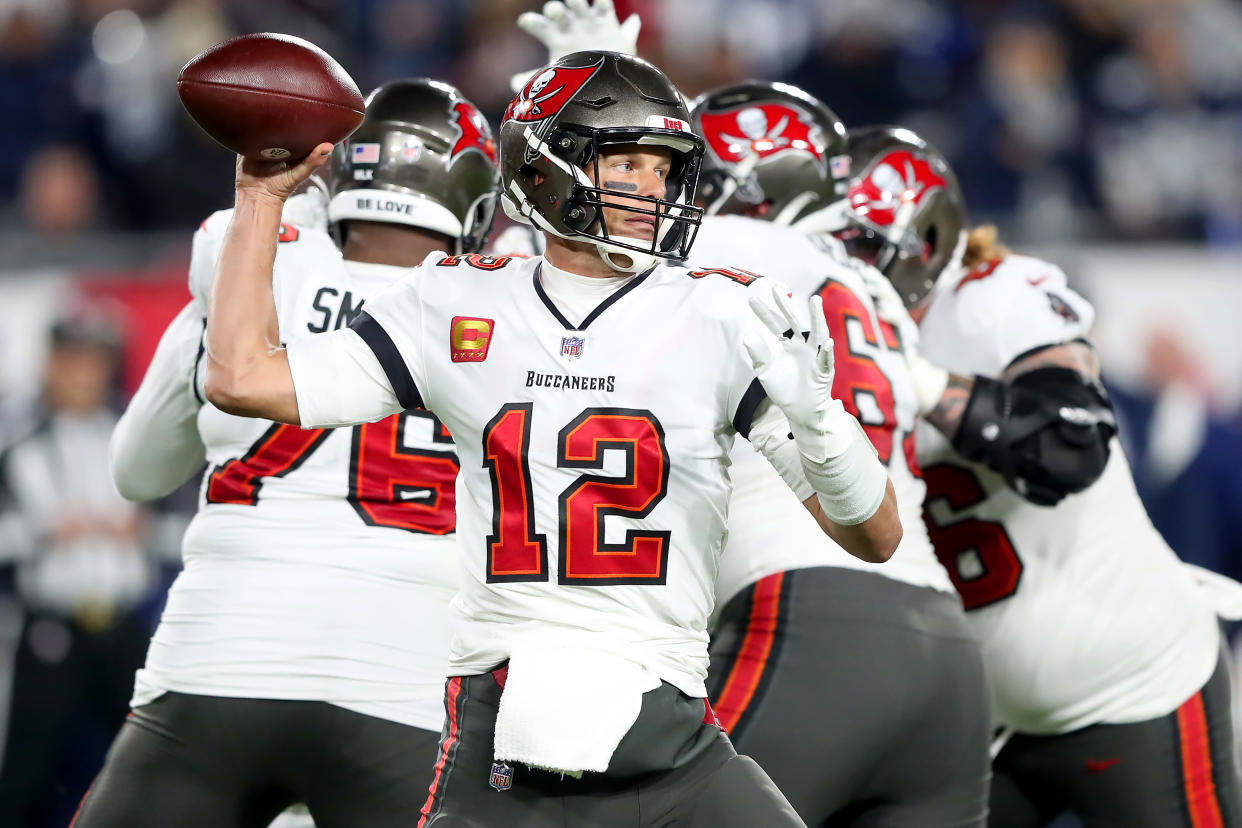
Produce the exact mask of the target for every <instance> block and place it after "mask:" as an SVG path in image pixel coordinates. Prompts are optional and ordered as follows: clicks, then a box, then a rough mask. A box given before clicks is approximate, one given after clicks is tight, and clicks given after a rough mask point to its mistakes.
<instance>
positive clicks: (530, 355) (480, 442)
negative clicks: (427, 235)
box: [289, 254, 763, 696]
mask: <svg viewBox="0 0 1242 828" xmlns="http://www.w3.org/2000/svg"><path fill="white" fill-rule="evenodd" d="M543 266H544V265H543V262H542V259H540V258H534V259H528V260H516V259H505V258H503V257H502V258H493V257H487V256H478V255H471V256H451V257H444V256H443V255H441V254H433V255H432V256H431V257H429V258H428V259H427V260H426V261H425V262H424V263H423V265H422V266H421V267H419V268H417V269H416V270H415V271H414V272H413V273H411V275H410V276H409V277H408V278H406V279H405V280H403V281H402V282H401V283H399V284H398V285H395V286H394V287H393V288H392V289H390V290H389V291H386V292H385V293H384V294H382V295H380V296H379V297H376V298H373V299H371V300H370V301H369V303H368V305H367V309H366V312H365V313H364V314H363V315H362V316H360V317H359V318H358V319H356V320H355V321H354V322H353V324H352V325H351V330H349V331H340V332H337V333H333V334H329V335H327V336H324V337H309V338H306V339H304V340H299V341H295V342H291V343H290V344H289V362H290V367H291V370H292V373H293V379H294V385H295V388H296V391H297V396H298V404H299V409H300V413H301V419H302V422H303V423H304V424H307V423H308V424H311V425H316V424H318V425H324V424H336V423H341V422H350V421H353V420H356V419H366V418H372V417H377V416H380V415H382V414H384V413H386V412H387V411H389V410H393V409H394V408H401V407H409V406H414V405H417V406H425V407H426V408H427V409H429V410H431V411H433V412H435V414H436V415H437V416H438V417H439V418H440V419H441V420H443V422H444V423H445V424H446V425H447V426H448V428H449V430H450V431H451V432H452V433H453V435H454V438H455V440H456V443H457V448H458V453H459V456H460V458H461V476H460V478H459V487H458V498H457V510H458V542H459V547H460V552H461V555H462V563H463V569H464V584H463V588H462V591H461V592H460V593H459V594H458V597H457V598H456V599H455V602H454V604H455V607H456V608H457V609H458V610H459V611H460V613H461V614H462V616H463V619H462V623H461V624H460V626H459V628H458V631H457V636H456V640H455V643H454V646H453V652H452V664H451V668H450V669H451V671H452V672H453V673H454V674H462V675H468V674H475V673H481V672H484V671H486V670H489V669H492V668H494V667H495V666H496V665H497V664H499V663H500V662H502V661H504V660H505V659H506V658H507V657H508V655H509V653H510V651H511V648H512V645H513V644H514V643H515V642H517V641H519V640H520V639H521V637H522V636H523V635H524V633H527V632H539V631H545V630H551V629H556V630H560V631H566V630H567V631H577V632H582V633H587V634H589V635H590V636H591V637H592V641H597V642H599V646H600V647H601V648H607V649H611V650H613V651H615V652H618V653H619V654H622V655H624V656H625V657H627V658H629V659H631V660H633V661H635V662H637V663H639V664H642V665H643V666H644V667H646V668H648V669H649V670H651V671H652V672H653V673H655V674H656V675H658V676H659V677H660V678H662V679H664V680H665V681H667V682H669V683H671V684H673V685H675V686H677V687H678V688H679V689H681V690H682V691H683V692H685V693H687V694H689V695H692V696H704V695H705V689H704V686H703V679H704V678H705V676H706V670H707V634H706V632H705V625H706V621H707V618H708V615H709V613H710V612H711V609H712V594H713V585H714V583H715V580H716V567H717V558H718V555H719V552H720V548H721V544H722V540H723V534H724V526H725V515H726V511H727V503H728V495H729V480H728V475H727V471H726V469H727V463H728V461H727V456H728V453H729V449H730V448H731V446H732V444H733V441H734V435H735V433H737V432H740V433H742V434H745V433H747V432H748V431H749V426H750V422H751V418H752V416H753V415H754V412H755V410H756V408H757V407H758V405H759V404H760V402H761V401H762V400H763V393H762V388H761V387H760V386H759V384H758V382H757V381H756V380H755V378H754V371H753V368H752V366H751V364H750V361H749V358H748V357H747V355H746V353H745V349H744V348H743V346H742V338H743V336H744V335H745V334H746V332H748V331H750V330H760V329H761V326H760V325H759V324H758V322H757V320H756V319H755V318H754V315H753V313H752V311H751V310H750V308H749V306H748V302H747V300H748V298H749V297H750V295H752V289H749V288H750V285H751V284H753V281H754V280H744V281H738V280H734V279H731V278H729V277H728V276H726V275H720V274H698V275H697V277H696V276H695V275H693V274H691V272H690V271H688V270H687V269H685V268H682V267H675V266H669V265H663V264H661V265H657V266H656V267H655V268H653V269H652V270H649V271H647V272H646V273H643V274H640V275H637V276H635V277H633V278H632V279H631V280H629V281H628V282H627V283H626V284H624V285H623V286H622V287H619V288H618V289H617V290H616V291H615V292H613V293H611V294H610V295H608V296H607V297H606V298H605V299H603V301H602V302H601V303H600V304H599V305H598V306H597V307H596V308H595V309H594V310H593V311H591V312H590V313H589V314H588V315H587V316H586V317H585V318H584V319H583V320H582V321H581V322H580V323H579V324H573V323H571V322H570V321H569V320H568V319H567V318H566V317H565V315H564V314H563V313H562V310H561V309H560V308H558V307H557V306H556V304H555V303H554V302H553V301H552V300H551V299H550V298H549V297H548V296H547V293H546V292H545V290H544V288H543V283H542V282H541V279H540V271H541V268H542V267H543ZM359 341H360V342H361V343H365V348H366V350H367V351H369V353H363V352H362V351H361V350H360V346H359ZM372 355H373V356H372ZM377 362H378V365H379V366H380V367H381V368H382V371H383V375H384V378H382V379H381V380H379V381H377V380H375V379H374V374H375V365H376V363H377ZM343 386H347V387H343Z"/></svg>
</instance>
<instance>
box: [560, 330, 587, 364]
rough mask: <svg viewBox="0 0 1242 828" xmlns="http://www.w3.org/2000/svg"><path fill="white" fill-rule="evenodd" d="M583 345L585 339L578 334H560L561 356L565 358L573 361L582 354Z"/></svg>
mask: <svg viewBox="0 0 1242 828" xmlns="http://www.w3.org/2000/svg"><path fill="white" fill-rule="evenodd" d="M585 345H586V340H585V339H583V338H582V337H580V336H562V337H561V356H562V357H564V358H565V359H567V360H570V361H573V360H575V359H577V358H578V357H580V356H582V349H583V347H584V346H585Z"/></svg>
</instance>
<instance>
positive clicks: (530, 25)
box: [509, 0, 643, 93]
mask: <svg viewBox="0 0 1242 828" xmlns="http://www.w3.org/2000/svg"><path fill="white" fill-rule="evenodd" d="M517 24H518V28H520V29H521V30H522V31H524V32H526V33H527V34H528V35H530V36H531V37H533V38H535V39H536V40H538V41H539V42H540V43H542V44H543V45H544V46H545V47H546V48H547V50H548V63H555V62H556V61H558V60H560V59H561V58H563V57H564V56H565V55H568V54H571V53H573V52H581V51H584V50H587V49H590V50H601V51H607V52H621V53H622V54H625V55H633V54H637V52H638V31H639V29H641V28H642V25H643V21H642V19H641V18H639V16H638V15H637V14H631V15H630V16H629V17H627V18H626V19H625V22H624V23H622V22H620V21H618V20H617V10H616V9H615V8H614V7H613V5H612V0H595V3H594V5H591V4H588V2H587V0H564V2H561V0H551V2H549V3H547V4H545V5H544V7H543V14H540V13H539V12H525V13H523V14H522V15H521V16H520V17H518V20H517ZM531 74H533V72H519V73H518V74H516V75H514V76H513V78H512V79H511V80H510V81H509V83H510V85H511V86H512V87H513V91H514V92H515V93H517V92H520V91H521V90H522V87H523V86H525V85H526V82H527V81H528V80H530V76H531Z"/></svg>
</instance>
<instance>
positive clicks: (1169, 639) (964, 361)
mask: <svg viewBox="0 0 1242 828" xmlns="http://www.w3.org/2000/svg"><path fill="white" fill-rule="evenodd" d="M1093 318H1094V311H1093V310H1092V308H1091V306H1090V305H1089V304H1088V303H1087V302H1086V301H1085V300H1084V299H1083V298H1082V297H1080V296H1078V295H1077V294H1076V293H1074V292H1073V291H1072V290H1070V289H1069V288H1068V287H1067V286H1066V280H1065V275H1064V273H1062V272H1061V270H1060V269H1059V268H1057V267H1056V266H1054V265H1051V264H1048V263H1047V262H1043V261H1040V260H1038V259H1032V258H1028V257H1025V256H1016V255H1011V256H1008V257H1006V258H1004V259H1003V260H998V261H995V262H991V263H987V264H985V265H982V266H980V267H978V268H976V269H975V270H973V271H970V272H968V273H966V274H965V275H963V276H961V277H960V278H954V279H941V280H940V283H938V284H937V286H936V290H935V293H934V294H933V297H932V300H931V303H930V307H929V309H928V311H927V314H926V316H925V318H924V319H923V321H922V323H921V325H920V335H921V342H922V351H923V352H924V353H925V354H926V356H927V357H928V359H930V360H932V361H933V362H935V363H937V364H938V365H941V366H943V367H945V368H948V369H949V370H950V371H953V372H954V373H958V374H962V375H965V376H971V375H974V374H980V375H984V376H990V377H996V376H999V375H1000V374H1001V372H1002V371H1003V370H1004V369H1005V368H1006V367H1007V366H1008V365H1009V364H1010V363H1012V362H1013V361H1014V360H1015V358H1017V357H1019V356H1022V355H1024V354H1026V353H1029V352H1031V351H1032V350H1034V349H1038V348H1040V347H1042V346H1047V345H1052V344H1058V343H1063V342H1069V341H1073V340H1075V339H1079V338H1082V337H1085V336H1086V335H1087V333H1088V331H1089V330H1090V328H1091V322H1092V320H1093ZM920 428H921V431H920V434H919V459H920V461H921V462H922V464H923V469H924V473H925V475H926V478H927V486H928V493H927V514H928V518H929V521H930V522H931V523H932V524H933V525H934V528H933V530H932V540H933V541H934V542H935V544H936V550H937V552H938V553H939V554H940V557H941V560H942V561H944V562H945V565H946V567H948V568H949V569H950V571H951V573H952V575H953V578H954V581H955V584H956V585H957V587H958V591H959V592H960V593H961V595H962V598H963V603H964V604H965V606H966V609H967V610H969V612H968V613H967V617H968V619H969V620H970V622H971V623H972V625H973V627H974V629H975V631H976V633H977V635H978V637H979V639H980V641H981V643H982V646H983V654H984V658H985V660H986V667H987V673H988V677H989V680H990V684H991V686H992V693H993V710H994V713H995V715H996V716H997V717H998V719H999V720H1000V722H1001V723H1002V724H1004V725H1006V726H1009V727H1011V728H1014V729H1015V730H1019V731H1024V732H1029V733H1064V732H1067V731H1070V730H1075V729H1078V728H1081V727H1084V726H1087V725H1091V724H1096V723H1101V722H1106V723H1124V722H1133V721H1142V720H1146V719H1151V718H1156V717H1159V716H1163V715H1165V714H1167V713H1169V712H1170V711H1171V710H1173V709H1174V708H1176V707H1177V706H1178V705H1179V704H1181V703H1182V702H1183V701H1184V700H1185V699H1187V698H1189V697H1190V696H1191V695H1192V694H1193V693H1194V692H1195V691H1196V690H1198V689H1199V688H1200V687H1201V686H1202V685H1203V684H1204V683H1205V682H1206V681H1207V679H1208V677H1209V676H1210V675H1211V673H1212V670H1213V668H1214V666H1215V664H1216V660H1217V651H1218V647H1219V633H1218V630H1217V622H1216V618H1215V616H1214V613H1213V611H1212V609H1211V608H1210V607H1209V605H1208V602H1207V601H1206V600H1205V599H1204V597H1203V595H1202V594H1201V592H1200V589H1199V587H1198V586H1196V584H1195V582H1194V580H1193V578H1192V576H1191V575H1190V573H1189V572H1188V571H1187V569H1186V568H1185V567H1184V566H1182V565H1181V563H1180V562H1179V561H1178V559H1177V557H1176V556H1175V555H1174V554H1173V552H1172V550H1170V549H1169V547H1168V545H1167V544H1165V542H1164V539H1163V538H1161V537H1160V535H1159V533H1157V532H1156V530H1155V528H1154V527H1153V526H1152V525H1151V522H1150V520H1149V519H1148V517H1147V514H1146V512H1145V511H1144V509H1143V506H1142V504H1141V503H1140V501H1139V498H1138V495H1137V493H1136V492H1135V490H1134V483H1133V480H1132V478H1131V475H1130V468H1129V464H1128V463H1127V462H1126V458H1125V455H1124V453H1123V452H1122V448H1121V444H1120V441H1118V440H1116V439H1114V440H1113V444H1112V450H1111V452H1110V457H1109V461H1108V465H1107V467H1106V468H1105V470H1104V473H1103V475H1102V476H1101V477H1100V479H1099V480H1097V481H1096V482H1095V483H1094V484H1093V485H1092V486H1091V487H1090V488H1089V489H1087V490H1086V491H1085V492H1082V493H1080V494H1076V495H1070V496H1069V497H1067V498H1065V499H1064V500H1062V501H1061V502H1060V503H1059V504H1058V505H1056V506H1054V507H1041V506H1036V505H1034V504H1031V503H1029V502H1027V501H1025V500H1023V499H1022V498H1021V497H1019V496H1018V494H1017V493H1016V492H1014V491H1013V490H1012V489H1010V488H1009V487H1008V486H1006V485H1005V482H1004V480H1003V479H1002V478H1001V477H1000V475H998V474H996V473H994V472H992V471H991V470H989V469H987V468H985V467H983V466H981V465H975V464H972V463H968V462H966V461H965V460H963V459H962V458H961V457H959V456H957V455H956V454H955V453H954V452H953V451H952V449H951V448H950V446H949V444H948V441H947V440H946V439H945V438H944V437H943V436H942V435H941V434H940V433H939V432H937V431H936V430H935V429H934V428H931V427H930V426H927V425H921V426H920Z"/></svg>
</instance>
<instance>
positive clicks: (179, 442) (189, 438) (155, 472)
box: [108, 302, 206, 500]
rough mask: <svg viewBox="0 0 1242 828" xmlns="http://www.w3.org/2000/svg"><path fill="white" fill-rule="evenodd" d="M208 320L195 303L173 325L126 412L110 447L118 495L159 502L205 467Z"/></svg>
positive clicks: (178, 315)
mask: <svg viewBox="0 0 1242 828" xmlns="http://www.w3.org/2000/svg"><path fill="white" fill-rule="evenodd" d="M202 341H203V318H202V317H201V316H200V314H199V313H198V311H196V309H195V307H194V303H193V302H191V303H190V304H187V305H186V306H185V307H184V308H182V309H181V312H180V313H178V314H177V316H176V318H174V319H173V321H172V322H170V323H169V325H168V328H167V329H166V330H165V331H164V335H163V336H162V337H160V344H159V346H158V347H157V348H156V349H155V356H154V357H153V358H152V360H151V364H150V365H149V366H148V367H147V373H146V375H145V376H143V378H142V384H141V385H140V386H138V391H137V392H136V393H135V394H134V397H133V399H131V400H130V401H129V405H128V406H126V408H125V413H124V414H122V415H121V419H120V420H119V421H118V422H117V424H116V429H115V430H113V432H112V441H111V442H110V443H109V445H108V459H109V465H110V466H111V469H112V480H113V482H114V483H116V488H117V491H119V492H120V493H121V495H122V496H124V497H125V498H126V499H127V500H155V499H156V498H160V497H164V496H165V495H167V494H169V493H170V492H172V491H173V490H174V489H176V488H177V487H178V486H180V485H181V484H182V483H184V482H186V481H187V480H189V479H190V477H191V476H192V475H193V474H194V473H195V472H196V471H198V470H199V469H201V468H202V467H203V463H204V455H205V451H206V450H205V449H204V447H203V441H202V440H201V439H200V438H199V434H198V411H199V408H201V407H202V404H203V401H202V400H201V399H199V398H198V397H197V393H198V392H197V390H196V389H195V388H194V374H195V370H196V368H197V364H198V356H199V355H200V353H201V352H200V350H199V349H200V347H201V344H202Z"/></svg>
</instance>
